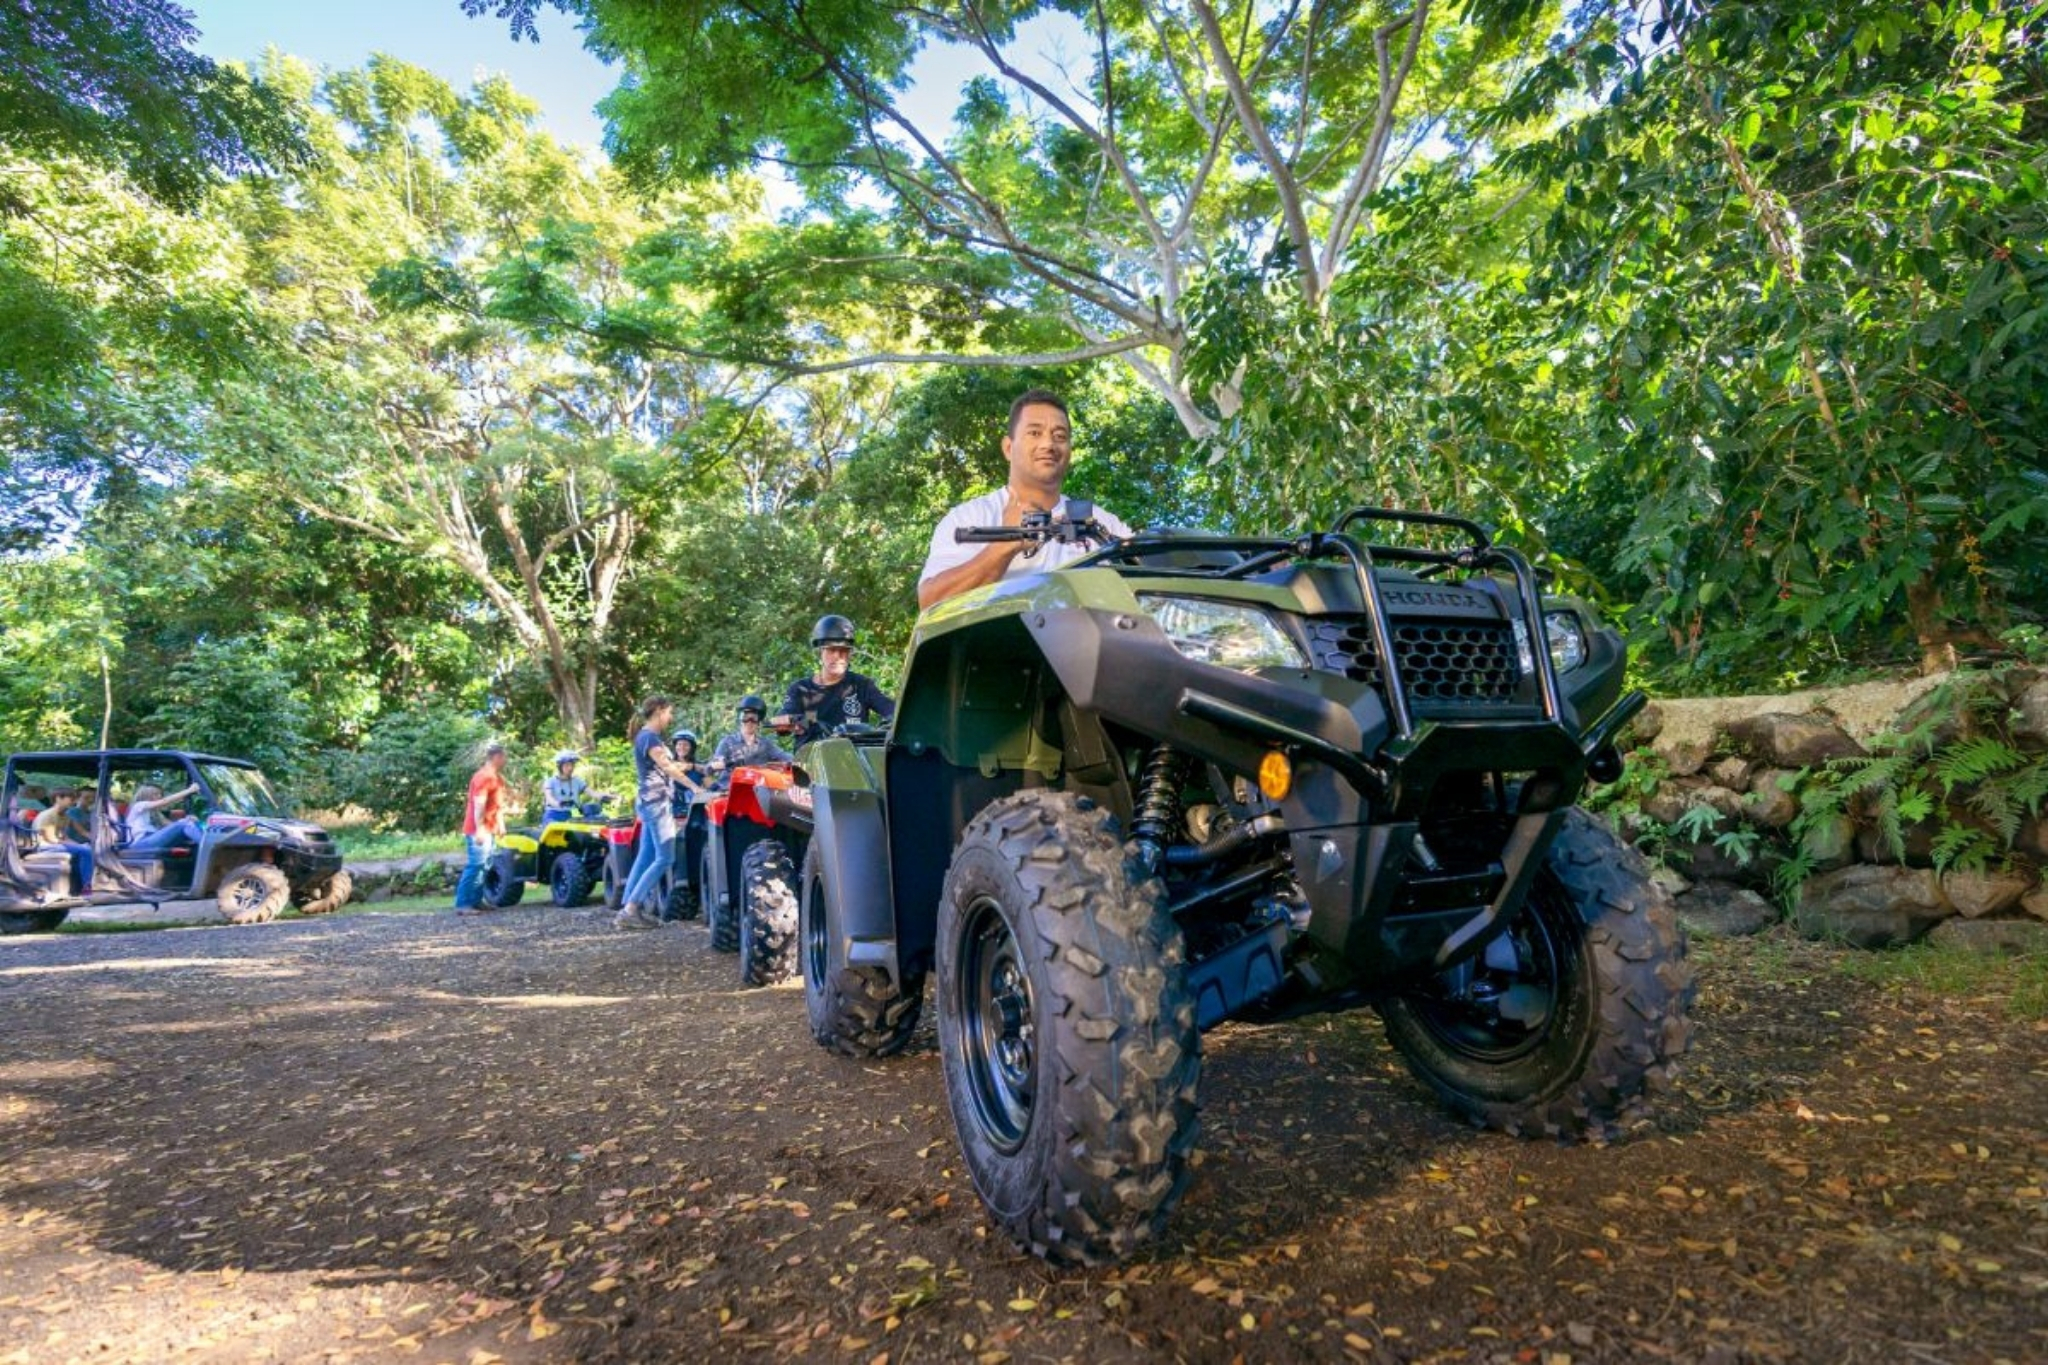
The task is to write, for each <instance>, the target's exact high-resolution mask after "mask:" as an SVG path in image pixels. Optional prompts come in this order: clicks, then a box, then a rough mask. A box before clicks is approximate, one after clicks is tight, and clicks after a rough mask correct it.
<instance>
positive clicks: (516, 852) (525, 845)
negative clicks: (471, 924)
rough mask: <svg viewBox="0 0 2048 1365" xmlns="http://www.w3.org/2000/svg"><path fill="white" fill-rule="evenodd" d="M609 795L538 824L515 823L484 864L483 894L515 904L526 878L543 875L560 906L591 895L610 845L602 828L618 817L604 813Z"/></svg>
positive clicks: (496, 902)
mask: <svg viewBox="0 0 2048 1365" xmlns="http://www.w3.org/2000/svg"><path fill="white" fill-rule="evenodd" d="M610 800H611V797H610V796H608V795H607V796H598V797H595V798H593V799H591V800H588V801H584V802H582V803H580V804H579V805H578V806H577V808H576V812H575V814H574V815H571V816H569V817H568V818H566V819H562V818H557V819H553V820H550V821H548V822H547V823H546V824H544V825H542V826H540V827H539V828H538V829H515V830H509V831H507V832H506V834H505V835H504V837H502V838H501V839H499V840H498V849H497V852H496V853H495V854H493V855H492V857H491V861H490V863H489V864H488V865H487V866H486V867H485V868H484V886H483V898H484V902H485V903H486V904H487V905H490V906H492V907H494V908H496V909H499V910H503V909H506V908H507V907H509V906H514V905H517V904H519V902H520V901H521V900H522V899H523V898H524V897H525V895H526V884H527V883H528V882H533V881H540V880H541V879H542V878H545V879H546V880H547V884H548V894H549V896H550V898H551V899H552V900H553V901H554V903H555V904H556V905H558V906H560V907H562V908H563V909H564V910H573V909H575V908H576V907H577V906H579V905H582V904H583V903H584V902H586V901H588V900H589V899H590V893H591V890H592V889H593V888H595V887H598V886H601V885H603V883H604V871H605V855H606V850H607V849H608V848H609V847H610V845H609V844H608V843H607V842H606V840H605V830H606V829H607V828H609V827H610V826H611V825H613V824H616V823H618V822H617V821H612V820H607V819H606V817H605V813H604V808H605V805H606V803H608V802H609V801H610Z"/></svg>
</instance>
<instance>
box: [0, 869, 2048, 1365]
mask: <svg viewBox="0 0 2048 1365" xmlns="http://www.w3.org/2000/svg"><path fill="white" fill-rule="evenodd" d="M1701 976H1702V981H1703V989H1702V995H1701V1001H1700V1006H1699V1010H1698V1017H1699V1022H1700V1029H1699V1042H1698V1045H1697V1047H1696V1049H1695V1053H1694V1057H1693V1064H1692V1066H1691V1067H1690V1069H1689V1071H1688V1074H1687V1077H1686V1080H1685V1082H1684V1085H1683V1088H1682V1090H1681V1092H1680V1093H1679V1094H1677V1095H1674V1096H1672V1097H1670V1098H1669V1099H1668V1100H1667V1101H1666V1102H1665V1103H1664V1104H1663V1105H1662V1106H1660V1108H1659V1109H1658V1111H1657V1115H1656V1118H1655V1121H1654V1125H1653V1126H1652V1127H1651V1128H1649V1129H1648V1130H1646V1131H1643V1132H1641V1133H1638V1134H1637V1135H1636V1136H1635V1137H1634V1138H1632V1139H1631V1140H1629V1141H1626V1142H1621V1143H1617V1144H1615V1145H1613V1146H1608V1147H1577V1148H1569V1147H1557V1146H1552V1145H1548V1144H1541V1143H1526V1142H1519V1141H1515V1140H1512V1139H1508V1138H1502V1137H1497V1136H1491V1135H1486V1134H1480V1133H1475V1132H1472V1131H1470V1130H1468V1129H1466V1128H1464V1127H1461V1126H1460V1125H1458V1124H1456V1123H1455V1122H1453V1121H1452V1120H1450V1119H1449V1118H1447V1117H1446V1116H1445V1115H1444V1114H1443V1113H1442V1112H1441V1111H1440V1110H1439V1109H1438V1108H1437V1107H1436V1106H1435V1105H1434V1104H1433V1103H1432V1102H1431V1101H1430V1099H1429V1098H1428V1096H1427V1095H1426V1094H1425V1093H1424V1092H1423V1091H1422V1089H1421V1088H1420V1086H1418V1085H1417V1084H1415V1083H1414V1082H1413V1081H1411V1080H1410V1079H1409V1078H1408V1077H1407V1075H1406V1073H1405V1072H1404V1071H1403V1070H1402V1068H1401V1067H1400V1065H1399V1064H1398V1062H1397V1061H1396V1060H1395V1058H1394V1057H1393V1055H1392V1053H1391V1052H1390V1051H1389V1050H1388V1049H1387V1047H1386V1045H1385V1043H1384V1042H1383V1041H1382V1040H1381V1037H1380V1033H1379V1029H1378V1026H1377V1022H1376V1021H1375V1020H1374V1019H1373V1018H1372V1017H1371V1016H1370V1015H1362V1016H1345V1017H1340V1018H1327V1019H1321V1020H1311V1021H1307V1022H1304V1023H1296V1024H1290V1025H1282V1026H1270V1027H1250V1026H1244V1025H1233V1026H1229V1027H1226V1028H1224V1029H1222V1030H1219V1031H1218V1032H1216V1033H1214V1034H1211V1035H1210V1036H1209V1038H1208V1040H1207V1058H1208V1060H1207V1067H1206V1073H1205V1083H1204V1128H1203V1142H1202V1151H1201V1155H1200V1166H1199V1169H1198V1171H1197V1174H1196V1178H1195V1181H1194V1184H1193V1187H1192V1189H1191V1192H1190V1194H1189V1197H1188V1201H1187V1203H1186V1205H1185V1206H1184V1208H1183V1209H1182V1211H1181V1214H1180V1216H1179V1217H1178V1218H1177V1219H1176V1221H1175V1222H1174V1224H1173V1225H1172V1228H1171V1230H1170V1234H1169V1240H1168V1242H1167V1244H1166V1245H1164V1246H1162V1247H1159V1248H1157V1249H1156V1250H1154V1251H1153V1252H1151V1253H1149V1254H1148V1255H1146V1256H1144V1257H1141V1258H1140V1259H1138V1260H1137V1261H1135V1262H1133V1263H1131V1264H1128V1265H1125V1266H1122V1267H1120V1268H1117V1269H1114V1270H1104V1271H1094V1272H1085V1273H1083V1272H1053V1271H1050V1270H1048V1269H1047V1268H1045V1267H1043V1266H1041V1265H1039V1264H1038V1263H1036V1262H1033V1261H1031V1260H1028V1259H1026V1258H1023V1257H1021V1256H1019V1255H1018V1254H1017V1253H1015V1252H1014V1251H1013V1250H1012V1249H1011V1248H1010V1247H1009V1246H1008V1245H1007V1244H1005V1243H1004V1242H1002V1241H1001V1239H1000V1238H999V1237H998V1236H997V1235H995V1234H993V1233H991V1232H990V1231H989V1230H988V1228H987V1226H986V1224H985V1222H984V1220H983V1218H982V1216H981V1212H980V1208H979V1205H978V1203H977V1202H976V1199H975V1196H974V1194H973V1191H972V1190H971V1188H970V1187H969V1186H968V1185H967V1183H966V1181H965V1179H964V1177H963V1175H962V1174H961V1171H960V1168H959V1164H958V1158H957V1149H956V1148H955V1146H954V1140H953V1136H952V1131H951V1126H950V1123H949V1121H948V1119H947V1117H946V1113H945V1102H944V1095H943V1092H942V1090H941V1087H940V1084H939V1076H938V1067H937V1062H936V1057H935V1054H934V1051H933V1046H932V1042H931V1038H930V1033H929V1026H928V1025H927V1028H926V1033H925V1034H924V1036H923V1037H922V1038H921V1040H920V1042H919V1043H918V1044H917V1045H916V1046H915V1047H914V1048H913V1051H912V1055H909V1056H906V1057H904V1058H901V1059H897V1060H895V1061H891V1062H887V1063H871V1064H858V1063H853V1062H848V1061H843V1060H840V1059H837V1058H834V1057H831V1056H829V1055H827V1054H826V1053H824V1052H822V1051H821V1050H819V1049H818V1048H817V1047H816V1046H815V1045H813V1044H812V1043H811V1041H810V1039H809V1037H808V1035H807V1033H806V1032H805V1030H804V1028H803V1024H802V999H801V996H800V994H799V993H798V992H797V991H795V990H794V989H790V988H782V989H775V990H769V991H753V992H750V991H744V990H741V989H739V988H738V986H737V984H736V977H737V973H736V970H735V965H734V962H733V959H731V958H729V957H720V956H717V955H714V954H713V953H712V952H711V951H710V950H709V947H708V943H707V940H706V936H705V933H704V931H703V929H702V928H701V927H699V926H695V925H690V926H680V927H671V928H668V929H664V930H662V931H659V932H657V933H652V934H643V935H622V934H617V933H613V932H610V931H609V930H607V929H606V928H604V927H602V924H601V922H600V920H599V919H598V917H597V916H595V915H592V914H584V913H573V914H572V913H564V912H560V911H550V910H545V909H534V910H519V911H512V912H506V913H504V914H501V915H497V916H492V917H485V918H479V919H457V918H455V917H452V916H447V915H388V916H376V915H369V916H350V917H346V918H339V919H321V920H306V921H290V922H284V923H278V924H270V925H260V926H253V927H250V928H246V929H233V928H205V929H186V930H169V931H163V932H156V933H144V934H123V935H63V936H58V937H43V938H34V939H9V940H6V941H4V942H0V1020H4V1021H5V1024H6V1034H7V1041H6V1044H5V1047H4V1050H0V1365H13V1363H14V1362H19V1363H20V1365H57V1363H58V1362H64V1361H72V1360H76V1361H95V1362H100V1361H137V1362H160V1361H221V1362H229V1361H232V1362H244V1361H269V1360H277V1361H293V1362H304V1361H326V1360H335V1361H339V1360H406V1361H410V1360H419V1361H448V1362H456V1363H457V1365H490V1362H493V1361H498V1360H503V1361H571V1360H575V1361H585V1360H587V1361H647V1360H676V1359H683V1358H688V1357H704V1356H709V1357H714V1358H724V1357H747V1358H778V1359H779V1358H785V1357H796V1356H803V1357H805V1358H808V1359H815V1360H821V1361H840V1360H849V1361H858V1362H862V1363H863V1365H866V1363H868V1362H874V1361H878V1360H887V1361H889V1362H895V1363H896V1365H901V1363H902V1362H911V1361H957V1360H977V1361H980V1362H983V1363H984V1365H1001V1362H1005V1361H1010V1360H1016V1361H1019V1362H1023V1361H1037V1360H1062V1359H1065V1360H1075V1361H1089V1362H1094V1361H1105V1360H1125V1359H1129V1360H1162V1359H1187V1360H1218V1361H1228V1360H1232V1359H1234V1358H1239V1357H1241V1358H1243V1359H1245V1360H1248V1361H1267V1360H1283V1361H1284V1360H1304V1361H1309V1360H1313V1361H1327V1360H1337V1359H1344V1358H1347V1357H1348V1358H1356V1359H1370V1360H1375V1361H1378V1360H1426V1359H1437V1360H1447V1361H1464V1360H1477V1361H1493V1360H1498V1361H1504V1362H1517V1363H1518V1365H1519V1363H1520V1362H1542V1363H1543V1365H1557V1362H1562V1361H1610V1360H1611V1361H1641V1360H1655V1359H1673V1360H1686V1361H1744V1360H1759V1361H1776V1360H1802V1361H1804V1360H1814V1361H1837V1360H1839V1361H1858V1362H1862V1361H1871V1360H1925V1361H1990V1360H1997V1359H2006V1360H2012V1361H2040V1360H2044V1359H2048V1292H2044V1291H2048V1198H2044V1192H2043V1187H2044V1186H2048V1135H2044V1127H2048V1125H2044V1121H2043V1120H2044V1117H2048V1029H2044V1027H2042V1026H2041V1025H2037V1024H2033V1023H2025V1022H2012V1021H2009V1020H2007V1019H2005V1018H2004V1017H2003V1016H2002V1014H2001V1013H2000V1011H1999V1010H1998V1008H1997V1006H1996V1002H1955V1001H1931V1000H1917V999H1912V998H1902V997H1899V996H1895V995H1891V994H1887V993H1883V992H1880V991H1878V990H1876V989H1875V988H1872V987H1868V986H1864V985H1861V984H1858V983H1855V982H1852V981H1850V980H1848V979H1846V978H1844V977H1842V976H1841V975H1839V974H1838V973H1836V972H1834V971H1832V970H1831V969H1830V968H1829V966H1828V964H1827V960H1826V954H1825V953H1824V952H1823V951H1822V950H1818V949H1811V948H1807V947H1804V946H1801V945H1794V944H1787V943H1781V942H1776V941H1771V942H1766V943H1763V944H1761V945H1755V944H1751V945H1739V946H1733V947H1722V948H1718V949H1716V950H1715V951H1714V952H1712V953H1711V954H1707V955H1705V956H1704V958H1703V970H1702V973H1701Z"/></svg>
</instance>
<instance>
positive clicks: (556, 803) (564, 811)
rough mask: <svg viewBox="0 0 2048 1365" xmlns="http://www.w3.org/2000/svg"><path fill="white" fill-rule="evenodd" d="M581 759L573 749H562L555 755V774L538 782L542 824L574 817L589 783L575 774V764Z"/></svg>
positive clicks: (588, 788) (588, 787) (581, 803)
mask: <svg viewBox="0 0 2048 1365" xmlns="http://www.w3.org/2000/svg"><path fill="white" fill-rule="evenodd" d="M581 761H582V760H581V758H580V757H579V755H578V754H577V753H576V751H575V750H574V749H564V750H562V752H560V753H558V754H556V755H555V775H554V776H553V777H550V778H549V779H548V780H547V781H545V782H543V783H541V784H540V796H541V813H540V819H541V823H542V824H550V823H552V822H554V821H556V820H574V819H575V818H576V816H577V814H578V812H579V811H580V809H581V807H582V805H583V794H584V793H585V792H587V791H589V790H590V784H589V783H588V782H585V781H584V780H583V779H582V778H580V777H578V776H576V765H577V763H579V762H581Z"/></svg>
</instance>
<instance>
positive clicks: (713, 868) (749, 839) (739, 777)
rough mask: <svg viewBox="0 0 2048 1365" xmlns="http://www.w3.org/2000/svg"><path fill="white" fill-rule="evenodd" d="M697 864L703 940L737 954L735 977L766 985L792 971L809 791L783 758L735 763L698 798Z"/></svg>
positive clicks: (808, 834)
mask: <svg viewBox="0 0 2048 1365" xmlns="http://www.w3.org/2000/svg"><path fill="white" fill-rule="evenodd" d="M704 806H705V815H706V826H705V838H704V853H703V858H702V860H701V862H700V863H699V866H698V873H697V886H698V887H699V888H700V891H701V895H702V900H703V906H704V918H705V920H706V922H708V923H709V924H710V926H711V946H712V947H713V948H715V949H717V950H718V951H719V952H721V953H731V952H737V953H738V954H739V955H740V979H741V980H742V981H744V982H745V983H746V984H747V985H749V986H772V985H774V984H775V983H777V982H778V981H786V980H788V979H789V978H790V977H792V976H794V975H795V974H796V918H797V914H796V911H797V906H796V892H795V887H796V869H797V867H798V866H799V865H800V864H801V863H802V862H803V857H804V850H805V849H806V848H807V847H808V846H809V844H810V838H811V793H810V788H809V787H808V786H799V785H798V782H797V778H796V777H795V775H794V774H793V772H792V770H791V766H790V765H789V764H787V763H770V764H762V765H760V766H757V767H748V768H735V769H733V772H732V781H731V783H730V784H729V786H728V787H727V789H726V790H725V791H724V792H723V793H721V794H720V795H718V796H714V797H713V798H711V800H710V801H708V802H706V803H704Z"/></svg>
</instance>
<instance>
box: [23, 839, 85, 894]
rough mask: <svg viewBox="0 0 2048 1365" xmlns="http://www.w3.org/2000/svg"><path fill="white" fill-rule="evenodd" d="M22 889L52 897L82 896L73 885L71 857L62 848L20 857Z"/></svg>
mask: <svg viewBox="0 0 2048 1365" xmlns="http://www.w3.org/2000/svg"><path fill="white" fill-rule="evenodd" d="M20 863H21V874H22V876H21V880H22V884H23V885H22V889H23V890H31V891H41V892H43V893H45V894H46V895H52V896H76V895H80V894H82V893H81V892H80V890H79V888H78V887H76V886H74V885H73V882H74V880H75V874H74V872H73V870H72V862H71V855H70V854H69V853H66V852H65V851H64V850H63V849H61V848H39V849H37V850H35V851H34V852H32V853H23V854H21V855H20Z"/></svg>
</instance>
